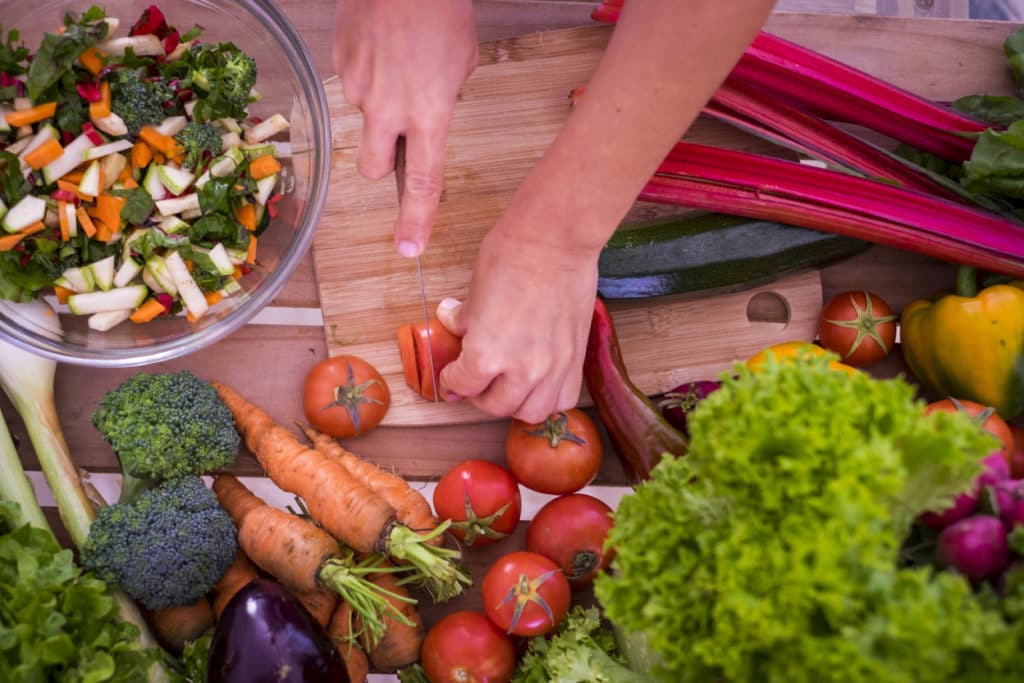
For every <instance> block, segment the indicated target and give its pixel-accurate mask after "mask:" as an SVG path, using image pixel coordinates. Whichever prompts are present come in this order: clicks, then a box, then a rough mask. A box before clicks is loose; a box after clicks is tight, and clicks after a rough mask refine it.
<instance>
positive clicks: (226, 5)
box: [0, 0, 331, 367]
mask: <svg viewBox="0 0 1024 683" xmlns="http://www.w3.org/2000/svg"><path fill="white" fill-rule="evenodd" d="M93 4H96V5H98V6H100V7H102V8H103V9H104V10H105V11H106V14H107V16H114V17H118V18H119V19H120V21H121V27H120V29H119V30H118V31H117V32H116V33H115V34H114V35H118V36H120V35H127V29H128V27H130V26H131V24H132V23H133V22H134V21H135V20H136V19H137V18H138V17H139V16H140V15H141V13H142V11H143V10H144V9H145V8H146V7H147V6H149V5H150V4H151V3H150V2H146V1H143V2H131V1H129V0H106V2H102V1H97V0H85V1H83V2H59V1H53V0H49V1H47V0H44V1H43V2H40V3H38V4H37V3H35V2H31V3H29V2H25V0H0V17H2V20H0V23H2V25H3V29H4V31H5V32H6V31H7V30H8V29H18V30H19V31H20V32H21V41H23V42H24V43H25V45H26V46H27V47H28V48H29V49H31V50H32V51H33V52H34V51H35V50H36V49H37V48H38V45H39V42H40V40H41V38H42V35H43V32H47V31H48V32H53V31H54V30H55V29H56V28H57V27H58V26H60V24H61V20H62V18H63V16H64V14H65V13H66V12H72V13H73V14H74V15H75V16H79V15H80V14H81V13H82V12H83V11H85V10H86V9H88V8H89V7H90V6H91V5H93ZM156 4H157V6H158V7H159V8H160V9H161V10H162V11H163V13H164V15H165V16H166V18H167V22H168V24H170V25H173V26H175V27H176V28H177V29H178V30H179V31H184V30H187V29H189V28H191V27H192V26H194V25H199V26H201V27H202V28H203V32H202V35H201V38H200V39H201V40H202V41H203V42H225V41H230V42H233V43H235V44H236V45H237V46H239V47H240V48H241V49H243V50H245V51H246V52H247V53H248V54H249V55H251V56H252V57H253V58H254V59H255V60H256V64H257V82H256V89H257V90H258V91H259V92H260V94H261V96H262V97H261V99H260V100H259V101H258V102H255V103H253V104H252V105H251V106H250V108H249V113H250V114H251V115H252V116H258V117H263V118H265V117H268V116H270V115H272V114H274V113H280V114H283V115H284V116H285V117H286V118H287V119H288V120H289V123H290V129H289V131H288V137H289V138H290V140H289V143H290V147H291V153H290V156H287V157H285V158H282V159H281V161H282V164H283V166H284V168H283V171H282V174H281V178H282V180H281V183H282V186H283V189H284V190H287V192H286V194H285V197H284V198H283V199H282V200H281V201H279V202H278V203H277V209H278V210H279V214H278V216H277V217H276V218H274V219H272V221H271V223H270V225H269V227H268V228H267V229H266V231H265V232H264V233H263V234H262V235H261V236H260V240H259V251H258V257H257V263H256V265H255V267H254V268H253V270H252V271H251V272H249V273H248V274H246V275H244V276H243V277H242V278H241V279H240V280H239V284H240V285H241V288H242V291H241V292H238V293H236V294H234V295H232V296H230V297H225V298H224V299H222V300H221V301H220V302H218V303H217V304H216V305H214V306H213V307H211V309H210V311H209V313H207V314H206V315H205V316H203V317H202V318H200V319H199V320H198V321H197V322H195V323H190V322H188V321H187V320H186V319H185V316H184V315H179V316H164V317H161V318H158V319H156V320H154V321H151V322H149V323H145V324H135V323H132V322H130V321H125V322H123V323H121V324H119V325H117V326H115V327H113V328H112V329H110V330H107V331H105V332H100V331H96V330H92V329H89V327H88V325H87V320H86V319H87V317H88V316H76V315H72V314H70V313H68V314H63V313H62V314H61V315H60V322H61V326H62V328H63V331H62V333H61V334H59V335H56V334H54V333H53V331H52V330H51V329H44V328H43V327H40V326H38V325H35V324H32V323H31V322H29V321H27V320H24V319H22V318H20V317H19V316H18V315H17V314H16V313H15V312H14V310H13V309H12V307H11V306H9V305H4V304H6V303H8V302H4V301H2V300H0V337H2V338H4V339H7V340H8V341H10V342H12V343H14V344H16V345H17V346H20V347H22V348H25V349H26V350H29V351H32V352H35V353H38V354H40V355H43V356H47V357H49V358H53V359H54V360H57V361H58V362H64V363H72V364H78V365H91V366H101V367H129V366H141V365H148V364H152V363H158V362H162V361H166V360H169V359H171V358H177V357H180V356H184V355H186V354H190V353H193V352H195V351H197V350H199V349H201V348H204V347H206V346H208V345H210V344H212V343H214V342H215V341H218V340H220V339H222V338H224V337H225V336H227V335H228V334H230V333H231V332H233V331H234V330H236V329H238V328H239V327H241V326H243V325H244V324H245V323H246V322H248V321H249V320H250V319H252V317H253V316H255V315H256V314H257V313H258V312H259V311H260V310H261V309H263V308H264V307H265V306H266V305H267V304H269V303H270V302H271V301H272V300H273V299H274V297H275V296H276V295H277V294H278V293H279V292H280V290H281V288H282V287H283V286H284V284H285V282H286V281H287V280H288V278H289V276H290V275H291V274H292V272H293V271H294V270H295V268H296V266H297V265H298V264H299V262H300V261H301V260H302V258H303V256H304V254H305V252H306V251H307V250H308V248H309V246H310V244H311V242H312V239H313V233H314V230H315V229H316V226H317V222H318V220H319V218H320V213H321V211H322V209H323V203H324V199H325V197H326V195H327V186H328V178H329V174H330V156H331V155H330V120H329V117H328V111H327V100H326V96H325V94H324V89H323V85H322V83H321V80H320V76H319V74H318V73H317V70H316V67H315V66H314V64H313V60H312V58H311V56H310V54H309V52H308V50H307V49H306V47H305V45H304V44H303V42H302V39H301V38H300V37H299V35H298V33H297V32H296V31H295V29H294V27H293V26H292V25H291V23H290V22H289V21H288V20H287V19H286V18H285V16H284V14H283V13H282V12H281V10H280V9H278V8H277V6H276V5H275V4H274V3H273V2H272V1H271V0H160V1H159V2H157V3H156ZM279 189H282V188H279ZM58 310H60V309H58Z"/></svg>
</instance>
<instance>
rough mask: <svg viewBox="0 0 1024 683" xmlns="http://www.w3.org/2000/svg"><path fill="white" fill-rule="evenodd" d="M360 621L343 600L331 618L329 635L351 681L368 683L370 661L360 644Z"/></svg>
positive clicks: (328, 628)
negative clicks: (358, 623) (358, 624)
mask: <svg viewBox="0 0 1024 683" xmlns="http://www.w3.org/2000/svg"><path fill="white" fill-rule="evenodd" d="M358 621H359V616H358V615H357V614H355V613H354V612H353V611H352V606H351V605H349V604H348V603H347V602H345V601H344V600H343V601H341V602H339V603H338V608H337V609H336V610H334V614H333V615H332V616H331V622H330V624H328V626H327V633H328V635H330V636H331V639H332V640H333V641H334V644H335V646H336V647H337V648H338V653H339V654H340V655H341V658H342V659H343V660H344V661H345V668H346V669H347V670H348V678H349V680H350V681H351V682H352V683H366V678H367V676H369V675H370V661H369V659H367V657H366V651H365V650H363V647H362V646H361V645H360V644H359V643H358V626H357V622H358Z"/></svg>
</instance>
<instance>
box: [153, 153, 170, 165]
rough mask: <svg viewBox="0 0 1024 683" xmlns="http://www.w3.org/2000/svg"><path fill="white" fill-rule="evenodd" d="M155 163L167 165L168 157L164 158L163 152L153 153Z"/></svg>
mask: <svg viewBox="0 0 1024 683" xmlns="http://www.w3.org/2000/svg"><path fill="white" fill-rule="evenodd" d="M153 163H154V164H166V163H167V157H166V156H164V153H163V152H153Z"/></svg>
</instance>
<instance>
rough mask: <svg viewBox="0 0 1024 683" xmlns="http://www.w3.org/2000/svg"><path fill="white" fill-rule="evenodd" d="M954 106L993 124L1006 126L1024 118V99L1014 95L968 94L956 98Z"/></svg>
mask: <svg viewBox="0 0 1024 683" xmlns="http://www.w3.org/2000/svg"><path fill="white" fill-rule="evenodd" d="M952 106H953V108H954V109H956V110H958V111H962V112H964V113H965V114H971V115H972V116H975V117H977V118H979V119H981V120H982V121H985V122H986V123H988V124H990V125H993V126H1002V127H1005V126H1009V125H1010V124H1011V123H1013V122H1014V121H1016V120H1017V119H1024V100H1022V99H1020V98H1017V97H1013V96H1012V95H967V96H966V97H961V98H959V99H957V100H954V102H953V105H952Z"/></svg>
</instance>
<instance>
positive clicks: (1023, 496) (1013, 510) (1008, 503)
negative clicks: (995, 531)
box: [989, 479, 1024, 532]
mask: <svg viewBox="0 0 1024 683" xmlns="http://www.w3.org/2000/svg"><path fill="white" fill-rule="evenodd" d="M989 491H990V495H991V499H990V500H991V503H992V507H993V512H995V513H996V514H997V515H999V519H1001V520H1003V526H1004V527H1006V531H1007V532H1009V531H1012V530H1013V527H1014V526H1015V525H1017V524H1022V525H1024V480H1020V479H1005V480H1003V481H997V482H996V483H995V484H993V485H992V486H990V487H989Z"/></svg>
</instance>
